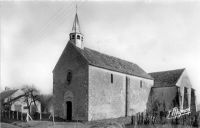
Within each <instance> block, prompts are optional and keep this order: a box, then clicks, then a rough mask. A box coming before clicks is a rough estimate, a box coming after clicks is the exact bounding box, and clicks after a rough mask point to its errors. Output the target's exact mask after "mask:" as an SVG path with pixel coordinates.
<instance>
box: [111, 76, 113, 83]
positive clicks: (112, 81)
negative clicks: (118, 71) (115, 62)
mask: <svg viewBox="0 0 200 128" xmlns="http://www.w3.org/2000/svg"><path fill="white" fill-rule="evenodd" d="M110 77H111V83H113V74H111V76H110Z"/></svg>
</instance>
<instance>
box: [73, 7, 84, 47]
mask: <svg viewBox="0 0 200 128" xmlns="http://www.w3.org/2000/svg"><path fill="white" fill-rule="evenodd" d="M69 39H70V41H71V42H72V43H73V44H74V45H75V46H77V47H79V48H82V49H83V48H84V46H83V34H82V33H81V29H80V24H79V20H78V14H77V7H76V15H75V18H74V23H73V26H72V31H71V33H70V34H69Z"/></svg>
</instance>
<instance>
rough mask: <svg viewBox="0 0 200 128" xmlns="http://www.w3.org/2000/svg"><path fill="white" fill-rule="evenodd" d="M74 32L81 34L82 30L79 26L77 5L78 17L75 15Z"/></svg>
mask: <svg viewBox="0 0 200 128" xmlns="http://www.w3.org/2000/svg"><path fill="white" fill-rule="evenodd" d="M72 32H73V33H81V28H80V24H79V20H78V14H77V5H76V15H75V18H74V23H73V27H72Z"/></svg>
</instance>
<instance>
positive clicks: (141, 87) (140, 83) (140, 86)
mask: <svg viewBox="0 0 200 128" xmlns="http://www.w3.org/2000/svg"><path fill="white" fill-rule="evenodd" d="M140 88H142V80H140Z"/></svg>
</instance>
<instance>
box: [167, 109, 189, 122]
mask: <svg viewBox="0 0 200 128" xmlns="http://www.w3.org/2000/svg"><path fill="white" fill-rule="evenodd" d="M190 113H191V112H190V108H187V109H180V110H179V109H178V108H177V107H174V108H173V109H172V110H170V111H169V112H168V115H167V119H173V118H180V117H181V116H183V115H189V114H190Z"/></svg>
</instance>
